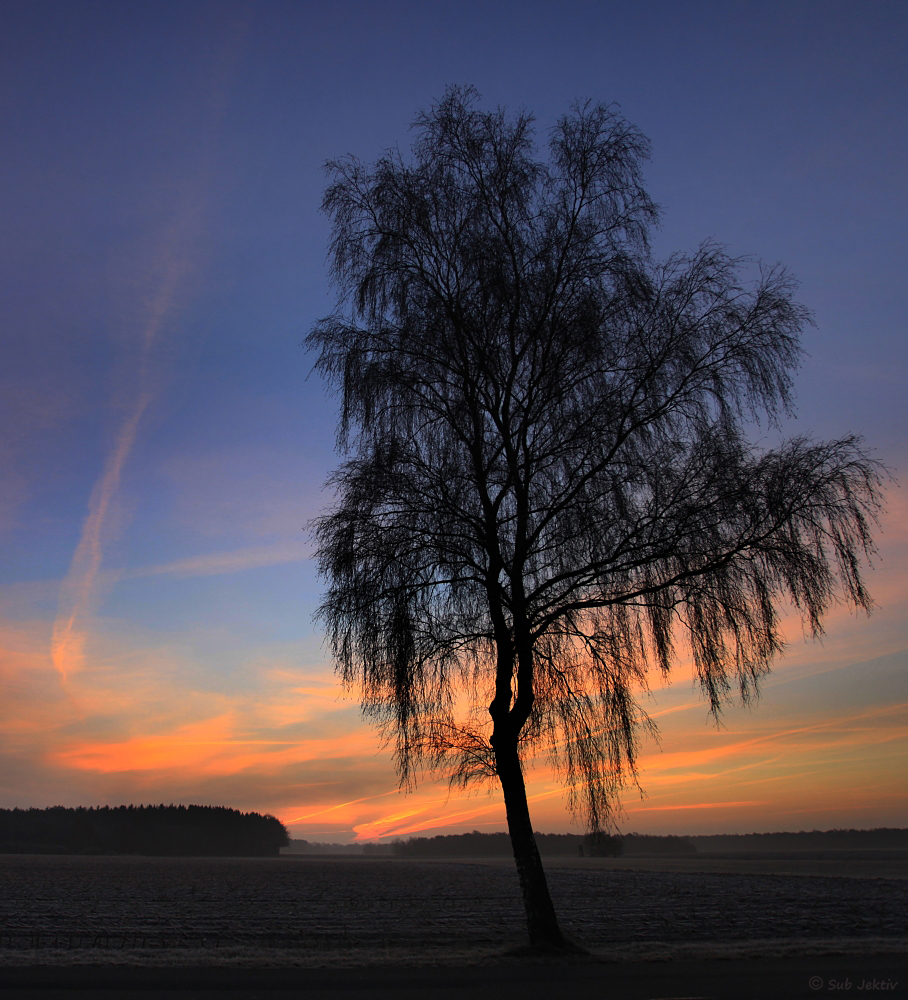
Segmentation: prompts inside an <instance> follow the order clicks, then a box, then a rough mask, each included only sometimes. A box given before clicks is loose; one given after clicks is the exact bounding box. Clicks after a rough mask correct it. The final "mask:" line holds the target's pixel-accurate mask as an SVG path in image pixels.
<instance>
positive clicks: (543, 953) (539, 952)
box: [502, 938, 590, 958]
mask: <svg viewBox="0 0 908 1000" xmlns="http://www.w3.org/2000/svg"><path fill="white" fill-rule="evenodd" d="M502 954H503V955H505V956H507V957H508V958H571V957H574V958H583V957H588V956H589V954H590V952H589V951H587V949H586V948H584V947H583V946H582V945H579V944H577V943H576V942H575V941H569V940H567V938H563V939H562V940H561V941H541V942H539V943H537V944H521V945H518V946H517V947H515V948H508V949H507V950H506V951H504V952H502Z"/></svg>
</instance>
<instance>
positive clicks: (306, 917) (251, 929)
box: [0, 855, 908, 965]
mask: <svg viewBox="0 0 908 1000" xmlns="http://www.w3.org/2000/svg"><path fill="white" fill-rule="evenodd" d="M630 860H631V859H624V867H622V868H617V867H614V866H613V867H606V866H598V867H597V866H595V865H587V866H582V867H581V866H561V867H559V866H551V867H550V870H549V879H550V884H551V889H552V894H553V897H554V899H555V904H556V907H557V908H558V912H559V915H560V918H561V922H562V926H563V928H564V930H565V931H566V933H567V934H568V935H569V936H571V937H572V938H573V939H575V940H577V941H579V942H581V943H582V944H584V945H585V946H586V947H587V948H589V949H590V950H591V951H592V952H594V953H595V954H597V955H600V956H603V957H614V958H647V957H660V956H665V957H669V956H676V957H677V956H683V955H688V956H696V955H703V956H707V955H713V956H716V955H729V956H732V955H747V954H776V955H778V954H792V953H815V954H823V953H830V952H840V953H848V952H849V951H854V950H864V951H867V950H868V949H869V950H871V951H875V952H892V951H903V950H906V937H908V881H906V880H904V879H900V878H868V877H850V878H836V877H830V876H823V875H798V876H792V875H788V874H768V873H761V874H750V873H742V872H740V871H719V872H704V871H696V870H694V871H691V870H688V871H684V870H680V871H679V870H675V871H671V870H661V871H659V870H656V871H653V870H649V871H648V870H643V868H644V867H645V865H644V863H643V862H640V863H639V864H640V868H639V869H633V868H630V867H627V866H628V864H629V863H630ZM739 867H740V866H739ZM0 886H2V891H0V964H6V965H10V964H12V965H19V964H42V965H43V964H60V963H72V964H83V963H102V964H120V963H124V964H136V965H154V964H187V965H188V964H302V965H332V964H337V965H345V964H355V963H360V964H363V963H370V962H409V963H429V962H440V961H481V960H483V959H484V958H486V957H489V956H492V955H494V954H495V953H497V952H501V951H502V950H504V949H506V948H509V947H514V946H516V945H519V944H520V943H521V941H522V933H523V913H522V907H521V902H520V897H519V891H518V887H517V879H516V874H515V872H514V870H513V868H512V866H510V865H505V864H476V863H465V862H449V861H446V862H444V863H439V862H431V861H418V862H417V861H398V860H394V859H332V858H310V857H281V858H265V859H250V858H241V859H230V858H148V857H70V856H26V855H5V856H0Z"/></svg>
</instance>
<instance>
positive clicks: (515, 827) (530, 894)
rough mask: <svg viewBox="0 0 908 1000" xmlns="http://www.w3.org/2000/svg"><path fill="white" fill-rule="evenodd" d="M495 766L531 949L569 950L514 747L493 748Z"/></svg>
mask: <svg viewBox="0 0 908 1000" xmlns="http://www.w3.org/2000/svg"><path fill="white" fill-rule="evenodd" d="M495 762H496V766H497V768H498V777H499V779H500V781H501V789H502V791H503V792H504V804H505V809H506V811H507V817H508V832H509V833H510V835H511V847H512V848H513V851H514V860H515V861H516V862H517V875H518V877H519V879H520V889H521V892H522V893H523V905H524V907H525V909H526V915H527V930H528V931H529V935H530V946H531V947H533V948H553V949H559V950H562V949H565V948H567V947H570V946H569V945H568V943H567V942H566V941H565V939H564V937H563V936H562V934H561V930H560V929H559V927H558V918H557V917H556V916H555V907H554V906H553V904H552V897H551V896H550V895H549V886H548V882H547V881H546V877H545V870H544V869H543V867H542V859H541V858H540V857H539V848H538V847H537V846H536V837H535V836H534V835H533V825H532V823H531V822H530V809H529V806H528V805H527V792H526V786H525V785H524V782H523V772H522V770H521V767H520V759H519V757H518V756H517V748H516V746H511V747H499V746H497V745H496V747H495Z"/></svg>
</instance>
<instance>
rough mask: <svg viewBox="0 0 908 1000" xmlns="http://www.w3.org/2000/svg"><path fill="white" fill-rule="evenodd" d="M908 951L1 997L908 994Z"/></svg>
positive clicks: (89, 985) (422, 971) (151, 979)
mask: <svg viewBox="0 0 908 1000" xmlns="http://www.w3.org/2000/svg"><path fill="white" fill-rule="evenodd" d="M906 973H908V961H906V958H905V956H904V955H882V956H871V955H867V956H847V957H841V956H840V957H827V958H819V959H818V958H809V957H798V958H786V959H779V958H776V959H738V960H732V961H724V962H723V961H719V960H712V961H701V962H691V961H680V962H622V963H608V964H599V963H590V962H573V963H570V964H565V963H558V962H550V963H531V962H523V963H517V962H509V963H507V964H495V965H487V966H473V967H463V966H459V967H445V966H435V967H422V968H412V967H411V968H387V967H385V968H374V967H373V968H367V969H353V968H351V969H287V968H285V969H273V968H272V969H253V968H244V969H226V968H217V967H209V968H203V969H199V968H189V969H183V968H170V969H163V968H155V969H143V968H137V967H135V966H132V967H129V966H124V967H103V966H102V967H95V968H93V967H90V966H81V967H74V968H65V967H59V966H58V967H50V968H49V967H43V968H42V967H32V968H6V969H2V970H0V990H2V996H3V1000H63V998H67V1000H80V998H85V1000H89V998H91V997H95V996H100V997H103V1000H126V998H136V1000H138V998H143V1000H155V998H159V997H160V998H163V997H173V998H175V1000H254V998H267V1000H290V998H299V1000H366V998H373V1000H396V998H402V1000H418V998H420V1000H421V998H423V997H425V998H427V1000H448V998H450V1000H454V998H459V997H469V998H470V1000H549V998H554V1000H558V998H560V997H565V998H570V1000H594V998H595V1000H604V998H609V1000H656V998H658V1000H668V998H684V1000H694V998H704V1000H705V998H710V1000H726V998H727V1000H795V998H801V997H820V996H830V995H832V996H859V997H860V996H905V995H906V994H908V984H906V982H905V980H906V978H908V977H906Z"/></svg>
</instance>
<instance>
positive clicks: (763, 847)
mask: <svg viewBox="0 0 908 1000" xmlns="http://www.w3.org/2000/svg"><path fill="white" fill-rule="evenodd" d="M536 843H537V844H538V845H539V853H540V854H542V855H543V857H559V856H560V857H565V856H573V857H578V856H581V855H582V856H584V857H620V856H624V857H646V856H649V857H652V856H659V855H662V856H665V857H680V856H691V855H696V854H698V853H716V854H722V853H736V852H743V853H750V852H783V851H785V852H787V851H868V850H875V851H879V850H908V830H896V829H880V830H825V831H822V830H812V831H810V832H806V831H803V830H802V831H800V832H798V833H747V834H715V835H712V836H703V837H699V836H691V837H678V836H672V835H669V836H662V837H659V836H653V835H650V834H643V833H627V834H624V835H618V836H606V835H602V836H600V837H598V838H594V837H591V836H589V835H584V834H578V833H537V834H536ZM283 853H285V854H357V855H367V856H368V855H373V856H375V855H378V856H381V855H385V856H396V857H411V858H412V857H474V858H475V857H510V856H511V855H512V853H513V852H512V850H511V841H510V838H509V837H508V835H507V834H506V833H480V832H479V831H478V830H474V831H473V832H472V833H461V834H451V835H447V836H445V835H442V836H437V837H410V838H408V839H407V840H397V841H393V842H391V843H388V844H320V843H310V842H308V841H305V840H292V841H290V846H289V847H288V848H286V849H285V850H284V852H283Z"/></svg>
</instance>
